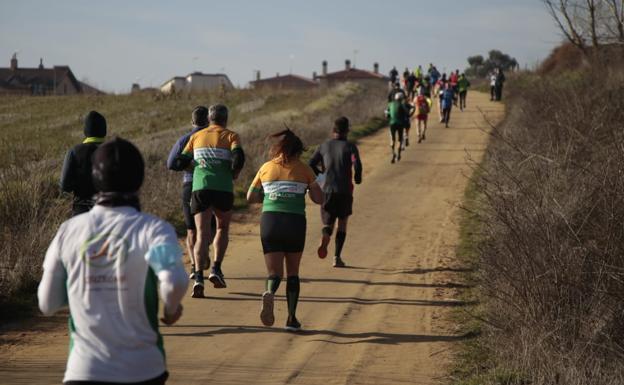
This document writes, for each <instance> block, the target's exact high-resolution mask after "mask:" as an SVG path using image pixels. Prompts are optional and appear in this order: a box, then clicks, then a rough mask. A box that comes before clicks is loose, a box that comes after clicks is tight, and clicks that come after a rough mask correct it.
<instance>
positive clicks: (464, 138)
mask: <svg viewBox="0 0 624 385" xmlns="http://www.w3.org/2000/svg"><path fill="white" fill-rule="evenodd" d="M468 101H469V103H470V106H469V108H468V109H467V111H465V112H463V113H461V112H459V110H458V109H454V110H453V116H452V121H451V128H448V129H446V128H442V127H441V126H440V125H439V124H437V123H433V122H432V123H433V124H432V125H431V127H430V129H429V131H428V135H427V141H426V142H425V143H423V144H416V143H415V140H414V139H415V138H416V134H415V129H413V130H412V138H413V139H412V141H413V143H412V145H411V146H410V147H408V149H407V151H406V152H405V153H404V157H403V160H402V161H401V162H400V163H398V164H395V165H391V164H390V157H389V149H388V138H387V132H386V130H384V131H383V132H381V133H379V134H377V135H374V136H371V137H369V138H366V139H364V140H363V141H362V142H361V144H360V152H361V154H362V158H363V162H364V168H365V176H364V184H362V185H361V186H359V187H358V188H357V190H356V195H355V204H354V212H355V215H354V216H353V217H352V220H351V223H350V228H349V232H348V235H347V243H346V246H345V250H344V252H343V257H344V259H345V261H346V262H347V263H348V264H349V265H350V266H351V268H348V269H334V268H332V267H331V260H330V258H328V259H327V260H319V259H318V257H316V255H315V249H316V244H317V238H318V235H319V233H320V228H321V226H320V221H319V215H318V208H317V207H308V238H307V248H306V252H305V254H304V260H303V263H302V269H301V276H302V278H303V279H304V283H303V284H302V289H301V300H300V303H299V310H298V318H299V319H300V320H301V321H302V323H303V326H304V329H305V331H303V332H301V333H299V334H290V333H287V332H284V331H283V330H282V326H283V324H284V323H285V315H286V303H285V298H284V296H283V290H284V288H283V287H282V288H280V293H281V294H282V295H281V296H280V297H279V298H278V300H277V304H276V326H275V327H273V328H266V327H263V326H261V323H260V320H259V317H258V310H259V307H260V300H259V294H260V293H261V291H262V290H263V285H264V277H265V268H264V263H263V260H262V255H261V248H260V242H259V226H258V223H259V222H258V219H257V217H256V216H254V215H248V218H247V219H248V220H249V221H250V222H248V223H247V224H234V225H233V229H232V232H233V236H232V240H231V244H230V250H229V252H228V255H227V260H226V261H225V264H224V272H225V274H226V277H227V278H228V288H227V289H225V290H220V291H218V290H215V289H210V290H207V295H208V296H210V298H208V299H205V300H197V299H191V298H190V297H187V298H186V300H185V303H184V305H185V309H186V313H185V314H184V317H183V318H182V319H181V321H180V322H179V324H178V325H175V326H173V327H163V328H162V329H161V331H162V333H163V334H164V335H165V348H166V350H167V357H168V365H169V371H170V373H171V377H170V381H169V383H172V384H208V383H211V384H212V383H214V384H251V383H253V384H402V383H405V384H421V385H422V384H436V383H440V382H441V381H443V380H444V373H445V370H444V365H445V363H446V362H447V358H448V349H449V347H451V345H452V344H453V342H455V341H459V340H461V339H462V338H463V336H461V335H457V333H456V331H455V330H456V329H455V328H454V327H453V325H449V324H448V323H446V322H445V321H443V319H444V316H445V314H446V313H447V312H448V311H449V309H451V308H452V307H454V306H462V305H463V304H462V303H461V302H460V301H458V300H456V299H455V298H456V297H457V293H458V290H461V285H460V284H458V283H457V280H458V277H457V275H456V274H457V270H458V269H457V267H458V266H457V262H455V261H454V250H455V245H456V242H457V224H456V220H455V219H456V216H457V208H456V204H457V203H458V202H459V201H460V200H461V198H462V196H463V191H464V188H465V185H466V182H467V179H466V177H465V175H466V174H467V173H468V172H469V168H468V167H467V166H466V158H467V152H468V153H469V154H470V156H471V157H472V158H474V159H480V157H481V155H482V152H483V149H484V148H485V145H486V141H487V134H485V133H484V132H483V131H482V129H483V128H485V127H487V125H486V124H485V122H484V120H483V117H482V115H481V113H480V112H478V111H477V107H480V108H481V110H483V111H484V112H485V113H486V115H487V116H488V118H489V119H490V120H494V121H496V120H498V119H500V118H501V117H502V113H503V109H502V106H501V105H500V104H493V103H490V101H489V99H488V98H487V96H486V95H485V94H480V93H476V92H472V93H470V95H469V100H468ZM435 112H437V111H435ZM432 115H435V114H432ZM433 120H434V121H435V119H433ZM332 251H333V244H332V247H331V248H330V252H332ZM283 286H285V284H283ZM41 328H42V329H41V330H38V331H31V332H28V333H24V334H19V335H10V336H6V335H5V336H3V337H4V342H5V343H4V344H3V345H2V347H1V350H0V378H1V379H2V380H0V382H2V383H6V384H26V383H28V384H36V383H41V384H52V383H60V380H61V378H62V372H63V367H64V364H65V358H66V354H67V335H66V332H65V331H64V329H59V328H58V327H57V328H54V327H47V329H46V327H45V326H41ZM38 329H39V327H38ZM48 329H51V330H48ZM24 342H27V343H26V344H25V343H24Z"/></svg>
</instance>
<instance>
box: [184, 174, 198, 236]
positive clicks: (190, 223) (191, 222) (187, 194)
mask: <svg viewBox="0 0 624 385" xmlns="http://www.w3.org/2000/svg"><path fill="white" fill-rule="evenodd" d="M192 192H193V183H192V182H189V183H184V184H183V185H182V213H183V214H184V224H185V225H186V229H187V230H195V229H196V227H195V218H193V214H191V194H192Z"/></svg>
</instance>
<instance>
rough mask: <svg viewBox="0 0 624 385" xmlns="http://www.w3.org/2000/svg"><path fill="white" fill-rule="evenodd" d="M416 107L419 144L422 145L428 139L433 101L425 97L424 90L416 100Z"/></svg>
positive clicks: (421, 90)
mask: <svg viewBox="0 0 624 385" xmlns="http://www.w3.org/2000/svg"><path fill="white" fill-rule="evenodd" d="M414 106H415V107H416V120H417V121H418V143H420V142H422V141H423V140H425V139H426V138H427V137H426V133H427V120H428V119H429V111H430V110H431V99H429V98H428V97H427V96H426V95H425V90H424V89H423V88H421V89H420V92H419V95H418V96H417V97H416V98H414Z"/></svg>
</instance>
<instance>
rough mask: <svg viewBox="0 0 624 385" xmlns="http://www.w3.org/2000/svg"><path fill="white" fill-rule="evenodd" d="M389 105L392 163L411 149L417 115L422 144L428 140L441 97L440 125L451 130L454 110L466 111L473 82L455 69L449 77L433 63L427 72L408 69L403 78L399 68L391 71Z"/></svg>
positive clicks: (420, 67) (387, 108) (420, 68)
mask: <svg viewBox="0 0 624 385" xmlns="http://www.w3.org/2000/svg"><path fill="white" fill-rule="evenodd" d="M389 75H390V81H389V83H388V84H389V88H390V92H389V94H388V105H387V107H386V110H385V114H386V117H387V118H388V125H389V127H390V138H391V141H390V147H391V149H392V159H391V163H395V162H397V161H400V160H401V152H402V151H403V150H405V148H406V147H407V146H409V132H410V128H411V125H412V119H413V116H414V115H415V116H416V121H417V124H418V126H417V128H418V143H421V142H422V141H424V140H426V139H427V136H426V133H427V122H428V120H429V114H430V112H431V107H432V105H433V99H434V98H438V103H437V104H438V113H439V118H440V123H444V125H445V127H447V128H448V127H449V123H450V120H451V110H452V108H453V106H458V103H459V108H460V110H461V111H463V110H464V109H465V108H466V96H467V94H468V88H469V87H470V81H469V80H468V78H467V77H466V75H465V74H463V73H461V74H460V72H459V70H455V72H451V74H450V75H449V76H448V77H447V75H446V73H442V74H440V71H438V69H437V68H436V66H434V65H433V64H429V68H428V69H427V72H424V71H423V68H422V66H420V65H419V66H418V67H416V68H415V69H414V70H413V71H410V70H409V69H408V68H405V71H404V72H403V76H402V79H399V72H398V71H397V69H396V67H393V68H392V70H391V71H390V74H389Z"/></svg>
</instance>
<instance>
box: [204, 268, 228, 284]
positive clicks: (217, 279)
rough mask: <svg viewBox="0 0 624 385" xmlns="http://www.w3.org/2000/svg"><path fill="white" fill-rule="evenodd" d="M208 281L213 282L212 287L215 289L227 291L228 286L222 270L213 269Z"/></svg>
mask: <svg viewBox="0 0 624 385" xmlns="http://www.w3.org/2000/svg"><path fill="white" fill-rule="evenodd" d="M208 280H209V281H210V282H212V285H213V286H214V288H215V289H225V288H226V287H227V285H226V284H225V277H224V276H223V272H222V271H221V269H216V268H214V267H213V268H212V269H211V270H210V275H209V276H208Z"/></svg>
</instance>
